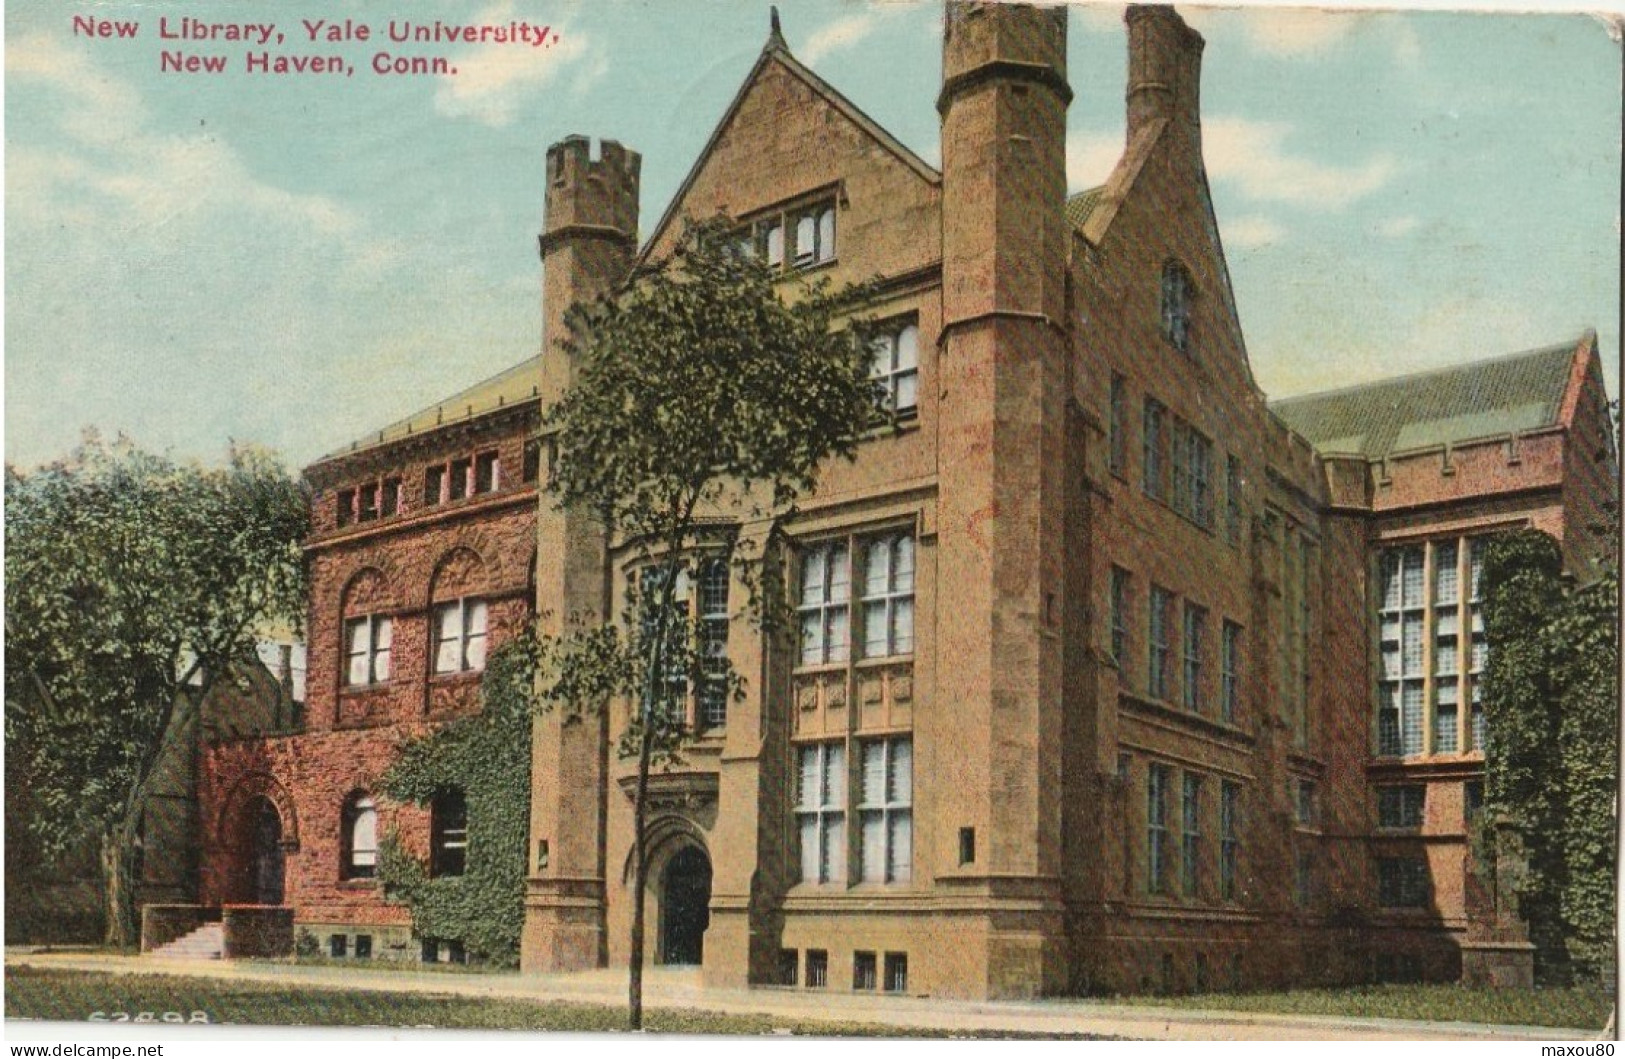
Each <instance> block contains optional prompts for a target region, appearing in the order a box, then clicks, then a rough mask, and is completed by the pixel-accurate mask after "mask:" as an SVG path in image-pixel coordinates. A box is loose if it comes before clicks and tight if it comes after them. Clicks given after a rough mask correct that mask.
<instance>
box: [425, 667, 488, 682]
mask: <svg viewBox="0 0 1625 1059" xmlns="http://www.w3.org/2000/svg"><path fill="white" fill-rule="evenodd" d="M484 675H485V670H484V669H462V670H458V671H457V672H455V673H432V674H430V676H429V683H430V684H431V685H435V686H443V685H456V684H467V683H470V682H472V681H476V680H479V679H480V678H481V677H483V676H484Z"/></svg>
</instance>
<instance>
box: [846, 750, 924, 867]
mask: <svg viewBox="0 0 1625 1059" xmlns="http://www.w3.org/2000/svg"><path fill="white" fill-rule="evenodd" d="M861 746H862V753H863V786H862V792H861V799H862V800H861V801H860V802H859V803H858V817H859V819H860V820H861V821H862V828H863V831H862V834H861V841H862V850H863V881H864V882H887V883H900V882H908V881H909V877H910V874H911V868H912V865H913V852H914V841H913V838H914V814H913V784H914V778H913V771H914V769H913V756H914V755H913V744H912V743H910V742H909V741H908V740H907V739H887V740H882V741H878V742H872V743H863V744H861Z"/></svg>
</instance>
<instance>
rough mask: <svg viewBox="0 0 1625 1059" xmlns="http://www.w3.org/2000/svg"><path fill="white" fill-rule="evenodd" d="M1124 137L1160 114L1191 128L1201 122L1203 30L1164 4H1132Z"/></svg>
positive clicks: (1128, 19)
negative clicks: (1126, 114)
mask: <svg viewBox="0 0 1625 1059" xmlns="http://www.w3.org/2000/svg"><path fill="white" fill-rule="evenodd" d="M1123 21H1124V22H1126V23H1127V24H1128V138H1129V139H1130V140H1133V139H1134V135H1135V133H1137V132H1138V131H1139V130H1140V129H1142V128H1144V127H1145V126H1146V125H1148V124H1150V123H1151V122H1153V121H1156V120H1157V119H1159V118H1165V119H1167V120H1168V121H1169V122H1171V123H1172V124H1175V125H1180V126H1184V127H1185V128H1187V129H1189V130H1191V131H1192V132H1196V131H1199V130H1200V128H1201V123H1202V107H1201V89H1202V46H1203V41H1202V35H1201V34H1200V33H1197V32H1196V31H1195V30H1194V29H1191V28H1190V27H1189V26H1187V25H1185V20H1184V19H1182V18H1180V17H1179V15H1178V14H1177V13H1175V11H1174V9H1173V8H1171V7H1167V6H1164V5H1158V6H1154V7H1153V6H1147V5H1141V4H1134V5H1130V7H1129V9H1128V11H1127V12H1125V13H1124V15H1123Z"/></svg>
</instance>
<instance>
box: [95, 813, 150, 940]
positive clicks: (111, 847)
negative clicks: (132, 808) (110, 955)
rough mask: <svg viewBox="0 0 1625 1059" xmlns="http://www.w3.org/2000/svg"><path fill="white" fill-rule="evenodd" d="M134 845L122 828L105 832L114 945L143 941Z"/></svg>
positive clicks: (104, 870) (105, 873)
mask: <svg viewBox="0 0 1625 1059" xmlns="http://www.w3.org/2000/svg"><path fill="white" fill-rule="evenodd" d="M130 853H131V850H130V847H129V846H128V844H126V843H125V841H124V840H123V829H122V828H118V829H115V830H113V831H110V832H108V833H107V834H105V835H103V836H102V849H101V864H102V893H103V896H104V898H105V900H106V911H107V933H106V935H105V937H104V939H103V940H104V941H105V942H106V944H107V945H108V946H109V947H111V948H117V949H124V950H129V949H132V948H136V947H138V946H139V944H140V940H141V939H140V934H139V933H138V930H137V927H136V923H135V879H134V878H133V873H132V871H131V868H132V864H131V857H130Z"/></svg>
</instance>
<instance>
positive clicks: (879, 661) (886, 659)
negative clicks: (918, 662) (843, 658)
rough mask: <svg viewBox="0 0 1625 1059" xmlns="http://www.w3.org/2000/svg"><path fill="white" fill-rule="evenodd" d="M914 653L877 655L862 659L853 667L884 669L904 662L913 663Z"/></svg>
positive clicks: (854, 663)
mask: <svg viewBox="0 0 1625 1059" xmlns="http://www.w3.org/2000/svg"><path fill="white" fill-rule="evenodd" d="M913 661H914V652H913V651H906V652H904V653H902V654H895V655H875V656H874V657H873V658H860V659H858V660H857V661H856V662H853V663H852V665H853V666H855V667H856V668H858V669H883V668H885V667H886V666H892V665H899V664H901V663H904V662H913Z"/></svg>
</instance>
